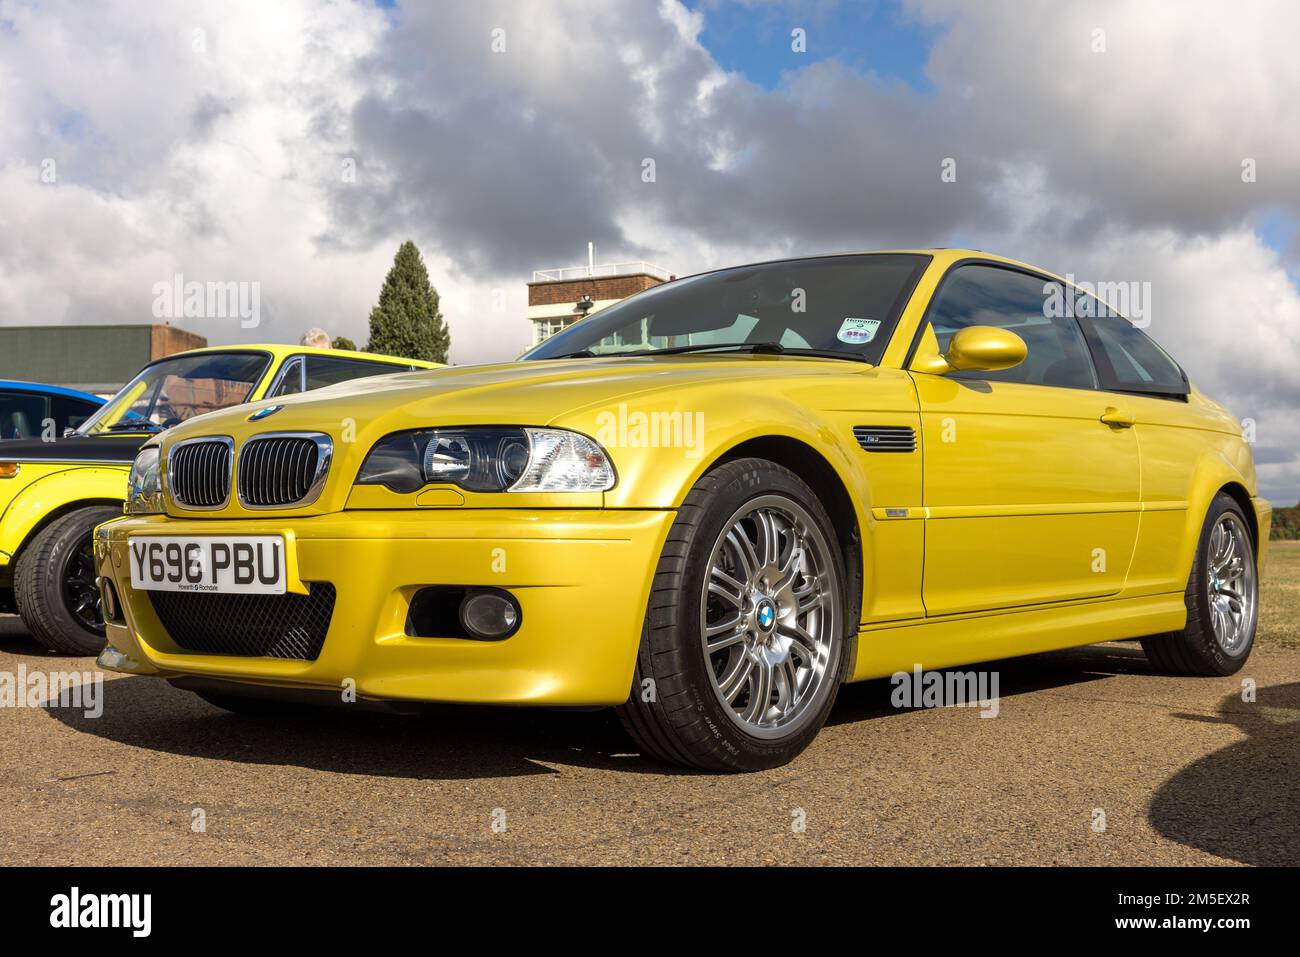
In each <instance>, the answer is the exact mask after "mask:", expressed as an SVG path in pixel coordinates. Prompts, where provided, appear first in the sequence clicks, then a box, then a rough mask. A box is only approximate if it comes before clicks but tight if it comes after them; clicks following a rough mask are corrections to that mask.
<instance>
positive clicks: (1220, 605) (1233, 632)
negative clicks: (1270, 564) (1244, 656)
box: [1205, 512, 1258, 655]
mask: <svg viewBox="0 0 1300 957" xmlns="http://www.w3.org/2000/svg"><path fill="white" fill-rule="evenodd" d="M1205 574H1206V588H1207V594H1208V595H1209V603H1210V626H1211V627H1212V628H1213V629H1214V639H1215V641H1217V642H1218V643H1219V647H1220V648H1222V649H1223V650H1224V651H1226V652H1227V653H1228V654H1230V655H1234V654H1236V653H1237V652H1238V651H1240V650H1241V648H1242V646H1243V645H1244V644H1245V643H1246V641H1247V640H1248V639H1249V638H1250V635H1251V633H1252V631H1253V630H1254V628H1255V613H1256V599H1257V597H1258V592H1257V590H1256V584H1255V561H1254V558H1253V557H1252V555H1251V546H1250V533H1249V532H1248V531H1247V530H1246V526H1245V523H1244V522H1242V520H1241V518H1240V516H1238V515H1237V514H1236V513H1234V512H1225V513H1224V514H1223V515H1221V516H1219V520H1218V521H1217V522H1215V523H1214V528H1213V529H1211V531H1210V542H1209V552H1208V554H1207V555H1206V562H1205Z"/></svg>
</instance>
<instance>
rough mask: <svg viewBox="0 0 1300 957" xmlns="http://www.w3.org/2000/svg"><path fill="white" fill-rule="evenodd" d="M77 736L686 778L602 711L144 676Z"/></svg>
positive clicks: (464, 772) (199, 753) (216, 754)
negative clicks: (238, 697) (392, 703)
mask: <svg viewBox="0 0 1300 957" xmlns="http://www.w3.org/2000/svg"><path fill="white" fill-rule="evenodd" d="M980 667H997V668H998V670H999V672H1000V680H1001V688H1000V691H1001V694H1002V695H1003V696H1006V695H1008V694H1022V693H1025V692H1028V691H1033V690H1036V689H1039V688H1050V687H1062V686H1065V685H1070V684H1077V683H1079V682H1081V681H1092V680H1097V679H1100V678H1104V677H1106V676H1108V675H1111V674H1118V673H1122V672H1125V671H1128V670H1139V669H1140V670H1143V671H1148V670H1149V669H1147V668H1146V663H1145V658H1143V657H1142V655H1141V652H1140V651H1137V652H1136V653H1130V652H1129V649H1126V648H1123V647H1119V646H1095V647H1092V648H1086V649H1075V650H1072V651H1070V652H1054V653H1052V654H1049V655H1038V656H1034V657H1032V658H1019V659H1014V660H1011V661H1007V662H996V663H994V664H993V665H986V666H980ZM889 699H890V686H889V684H888V682H887V681H884V682H882V681H872V682H865V683H862V684H856V685H848V686H846V687H845V688H843V689H841V693H840V698H839V701H838V702H837V703H836V706H835V709H834V711H833V712H832V714H831V720H830V723H831V724H844V723H848V722H855V721H864V720H868V719H872V718H878V717H884V716H887V715H893V714H900V713H903V711H902V710H900V709H896V708H893V707H892V706H891V705H890V701H889ZM48 713H49V714H50V715H51V716H52V717H53V718H55V719H56V720H58V721H61V722H63V723H64V724H66V725H67V726H69V727H71V728H73V729H75V730H76V731H78V732H82V733H85V734H91V735H95V736H97V737H101V738H105V739H107V740H111V741H115V742H117V743H119V744H126V745H130V746H132V747H137V748H143V749H146V750H152V751H160V752H165V753H169V754H180V755H186V756H190V757H198V758H205V759H211V760H221V761H238V762H243V763H256V764H274V765H291V766H297V767H305V768H311V769H314V770H322V771H337V772H340V773H344V774H363V775H374V776H380V777H398V778H411V779H425V780H439V779H452V780H472V779H476V778H489V777H510V776H520V775H533V774H555V773H557V771H556V770H555V768H554V767H553V765H561V766H571V767H586V768H596V769H601V770H609V771H623V772H630V773H646V774H659V775H663V774H690V773H693V772H690V771H686V770H683V769H680V768H676V767H670V766H665V765H663V764H660V763H658V762H656V761H653V760H651V759H648V758H645V757H642V756H641V755H640V754H639V753H638V752H637V751H636V748H635V745H633V744H632V743H631V741H630V740H629V739H628V738H627V737H626V735H625V733H624V731H623V729H622V727H621V726H620V725H619V722H618V719H617V717H616V716H615V715H614V713H613V712H612V711H610V710H608V709H605V710H600V711H562V710H551V709H536V708H490V707H478V706H468V705H442V706H433V707H431V708H430V709H429V710H427V711H426V712H424V713H423V714H420V715H412V716H406V715H390V714H380V713H373V712H367V711H361V710H356V711H348V710H347V709H338V708H314V707H304V708H303V710H302V712H301V714H295V715H293V716H292V717H283V716H279V717H276V718H273V719H272V718H254V717H246V716H242V715H235V714H230V713H229V712H226V711H222V710H221V709H219V708H216V707H214V706H212V705H209V704H208V703H206V702H205V701H203V700H201V699H200V698H198V697H197V696H195V695H193V694H191V693H190V692H187V691H182V690H180V689H177V688H173V687H172V686H171V685H169V684H167V683H166V682H163V681H159V680H157V679H154V678H141V677H125V678H116V679H114V680H112V681H106V682H104V686H103V709H102V714H100V715H99V716H98V717H88V716H87V715H86V714H84V712H83V711H81V710H77V709H72V708H52V709H50V711H49V712H48Z"/></svg>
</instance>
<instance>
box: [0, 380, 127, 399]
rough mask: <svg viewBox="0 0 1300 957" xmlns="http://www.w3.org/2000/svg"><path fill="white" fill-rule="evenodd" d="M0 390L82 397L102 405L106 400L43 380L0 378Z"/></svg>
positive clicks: (71, 397)
mask: <svg viewBox="0 0 1300 957" xmlns="http://www.w3.org/2000/svg"><path fill="white" fill-rule="evenodd" d="M0 391H7V392H32V393H39V394H41V395H57V396H62V397H63V398H65V399H82V400H84V401H86V402H93V403H95V405H103V404H104V402H105V401H106V400H104V399H101V398H100V397H99V396H97V395H91V394H90V393H89V392H82V391H81V390H80V389H69V388H66V387H64V386H61V385H46V384H45V383H43V382H24V381H23V380H22V379H0Z"/></svg>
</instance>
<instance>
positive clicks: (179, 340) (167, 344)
mask: <svg viewBox="0 0 1300 957" xmlns="http://www.w3.org/2000/svg"><path fill="white" fill-rule="evenodd" d="M207 344H208V340H207V339H205V338H203V336H199V335H195V334H194V333H192V332H186V331H185V330H184V329H177V328H176V327H175V326H153V327H151V328H150V334H149V358H150V360H153V359H161V358H162V357H163V356H170V355H175V354H176V353H177V352H185V351H186V350H188V349H202V348H203V347H204V346H206V345H207Z"/></svg>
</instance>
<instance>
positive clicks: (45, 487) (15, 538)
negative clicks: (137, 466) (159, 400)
mask: <svg viewBox="0 0 1300 957" xmlns="http://www.w3.org/2000/svg"><path fill="white" fill-rule="evenodd" d="M126 474H127V473H126V470H125V468H123V469H114V468H100V467H96V468H71V469H65V470H63V471H60V472H56V473H54V474H52V475H47V476H44V477H43V478H40V479H37V480H36V481H35V482H32V483H31V484H30V485H28V486H27V487H26V488H24V489H22V491H20V492H19V493H18V494H17V495H16V496H15V497H14V499H13V500H12V501H11V502H10V503H9V504H8V506H7V507H6V508H5V510H4V514H3V516H0V548H3V549H4V550H5V551H6V552H9V553H10V558H9V565H10V567H11V568H12V567H13V566H14V565H15V564H16V563H17V561H18V558H19V556H20V555H21V554H22V553H23V550H24V549H25V548H26V547H27V546H28V545H30V544H31V542H32V540H33V539H34V538H35V537H36V536H37V535H39V534H40V533H41V532H42V531H43V530H44V529H45V528H47V527H48V526H49V525H50V523H51V522H55V521H57V520H58V519H60V518H62V517H63V516H65V515H67V514H69V513H70V512H74V511H76V510H77V509H81V508H91V507H94V506H99V505H110V506H114V505H115V506H118V507H121V505H122V503H123V502H125V501H126Z"/></svg>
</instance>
